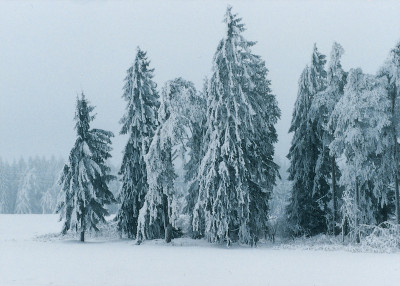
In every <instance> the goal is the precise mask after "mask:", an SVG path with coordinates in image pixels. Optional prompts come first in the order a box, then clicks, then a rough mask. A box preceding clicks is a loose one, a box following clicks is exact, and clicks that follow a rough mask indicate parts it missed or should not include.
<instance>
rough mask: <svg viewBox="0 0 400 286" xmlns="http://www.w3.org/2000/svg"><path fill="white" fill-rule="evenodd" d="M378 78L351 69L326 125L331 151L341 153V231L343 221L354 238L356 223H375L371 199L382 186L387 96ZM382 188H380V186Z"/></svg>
mask: <svg viewBox="0 0 400 286" xmlns="http://www.w3.org/2000/svg"><path fill="white" fill-rule="evenodd" d="M385 87H386V83H385V81H384V80H382V79H376V78H375V77H374V76H371V75H365V74H363V73H362V71H361V69H351V70H350V72H349V75H348V77H347V84H346V86H345V89H344V95H343V97H342V98H341V99H340V100H339V102H338V103H337V104H336V106H335V109H334V111H333V113H332V116H331V120H330V122H329V125H332V128H333V130H335V132H334V137H335V138H334V140H333V141H332V142H331V144H330V149H331V154H333V155H334V156H336V157H337V158H338V157H341V156H344V158H345V160H346V161H345V164H344V167H343V168H342V170H341V171H342V176H341V178H340V184H341V185H343V186H344V188H345V189H344V194H343V204H342V207H341V211H342V233H343V235H344V234H345V231H346V230H345V228H346V225H348V227H349V228H350V234H351V237H352V238H353V239H355V240H356V241H357V242H359V241H360V234H359V225H360V224H371V223H375V221H374V220H375V219H374V210H375V209H376V208H375V207H374V205H376V203H375V202H374V201H376V200H378V199H379V198H380V197H381V196H382V189H381V188H380V187H382V186H385V184H384V182H382V180H385V179H386V177H385V176H382V173H381V171H380V168H381V166H382V164H383V163H384V162H383V159H385V156H384V155H385V150H387V146H388V144H389V143H390V140H389V136H388V134H389V133H388V132H387V131H388V130H389V129H390V124H391V121H390V107H391V104H390V100H389V98H388V97H387V93H386V89H385ZM383 191H384V190H383Z"/></svg>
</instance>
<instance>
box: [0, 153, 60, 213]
mask: <svg viewBox="0 0 400 286" xmlns="http://www.w3.org/2000/svg"><path fill="white" fill-rule="evenodd" d="M63 164H64V160H62V159H60V158H55V157H51V158H50V159H46V158H44V157H42V158H41V157H35V158H30V159H29V160H27V161H25V160H24V159H20V160H19V161H17V162H15V161H14V162H13V163H11V164H10V163H8V162H6V161H3V160H1V159H0V213H10V214H12V213H18V214H28V213H35V214H42V213H54V211H55V207H56V204H57V199H58V195H59V193H60V192H59V190H60V187H59V186H58V184H57V179H58V175H59V173H60V169H61V168H62V166H63Z"/></svg>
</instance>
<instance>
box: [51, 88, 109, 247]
mask: <svg viewBox="0 0 400 286" xmlns="http://www.w3.org/2000/svg"><path fill="white" fill-rule="evenodd" d="M93 109H94V107H93V106H91V105H90V104H89V102H88V101H87V99H86V98H85V95H84V94H83V93H82V97H81V98H77V104H76V112H75V121H76V125H75V129H76V132H77V139H76V141H75V144H74V147H73V148H72V150H71V152H70V155H69V159H68V163H67V164H66V165H65V166H64V168H63V171H62V173H61V176H60V179H59V183H60V186H61V192H62V196H63V198H62V201H61V202H60V203H59V205H58V207H57V212H58V213H60V219H61V220H62V219H64V220H65V222H64V226H63V229H62V233H63V234H65V233H66V232H67V231H68V230H69V229H73V230H76V231H77V232H80V240H81V241H82V242H83V241H84V240H85V231H86V230H90V229H94V230H96V231H97V230H98V228H97V225H98V223H99V222H103V223H105V222H106V221H105V218H104V216H106V215H108V211H107V210H106V209H105V208H104V205H106V204H110V203H112V202H115V199H114V196H113V195H112V193H111V192H110V190H109V188H108V185H107V184H108V183H109V182H110V181H111V180H113V179H115V177H114V176H112V175H111V174H110V168H109V167H108V166H107V164H106V161H107V159H108V158H110V157H111V155H110V151H111V146H110V145H111V139H110V138H111V137H113V136H114V135H113V134H112V133H111V132H109V131H105V130H102V129H91V128H90V123H91V122H92V121H93V119H94V118H95V116H94V115H91V112H92V111H93Z"/></svg>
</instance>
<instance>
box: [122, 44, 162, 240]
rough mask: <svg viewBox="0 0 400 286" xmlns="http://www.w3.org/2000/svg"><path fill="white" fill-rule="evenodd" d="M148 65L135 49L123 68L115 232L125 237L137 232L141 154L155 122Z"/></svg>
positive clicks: (143, 182) (143, 181)
mask: <svg viewBox="0 0 400 286" xmlns="http://www.w3.org/2000/svg"><path fill="white" fill-rule="evenodd" d="M149 65H150V61H149V60H148V59H147V56H146V52H144V51H142V50H141V49H140V48H138V49H137V54H136V58H135V62H134V64H133V65H132V66H131V67H130V68H129V69H128V71H127V76H126V78H125V86H124V94H123V98H124V99H125V101H126V102H127V106H126V111H125V114H124V116H123V117H122V119H121V121H120V122H121V124H122V130H121V132H120V133H121V134H128V136H129V139H128V143H127V144H126V146H125V150H124V156H123V159H122V165H121V168H120V171H119V174H120V175H121V176H122V186H121V190H120V195H119V200H120V202H121V207H120V209H119V211H118V214H117V217H116V219H117V222H118V223H117V226H118V231H119V232H120V233H121V235H122V234H125V235H126V236H127V237H128V238H134V237H135V236H136V234H137V223H138V217H139V210H140V209H141V208H142V207H143V203H144V197H145V195H146V193H147V191H148V184H147V170H146V162H145V160H144V156H145V154H146V153H147V152H148V149H149V145H150V142H151V138H152V137H153V134H154V130H155V128H156V125H157V109H158V107H159V102H158V93H157V91H156V84H155V82H154V81H153V72H154V69H151V68H150V67H149Z"/></svg>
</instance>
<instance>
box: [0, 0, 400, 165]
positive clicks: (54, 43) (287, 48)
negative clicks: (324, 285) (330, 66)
mask: <svg viewBox="0 0 400 286" xmlns="http://www.w3.org/2000/svg"><path fill="white" fill-rule="evenodd" d="M227 3H231V4H232V6H233V9H234V12H236V13H239V15H240V16H241V17H243V21H244V23H245V24H246V27H247V31H246V33H245V36H246V37H247V39H248V40H254V41H257V42H258V44H257V45H256V46H255V47H254V49H253V50H254V51H255V52H256V53H258V54H260V55H261V56H262V57H263V58H264V59H265V60H266V64H267V67H268V68H269V70H270V73H269V78H270V79H271V80H272V89H273V92H274V93H275V94H276V95H277V99H278V102H279V106H280V108H281V109H282V118H281V120H280V122H279V124H278V126H277V129H278V135H279V143H278V144H277V145H276V149H277V153H278V155H279V156H281V157H283V156H285V155H286V154H287V152H288V149H289V146H290V139H291V136H290V135H289V134H288V132H287V131H288V129H289V124H290V120H291V115H292V110H293V105H294V102H295V99H296V94H297V80H298V77H299V75H300V73H301V71H302V69H303V68H304V66H305V65H306V64H308V63H309V61H310V57H311V51H312V47H313V43H314V42H316V43H317V45H318V47H319V49H320V51H321V52H323V53H325V54H327V55H329V53H330V48H331V46H332V43H333V41H338V42H339V43H341V44H342V45H343V47H344V49H345V55H344V57H343V65H344V68H345V69H349V68H351V67H361V68H362V69H363V71H364V72H368V73H375V72H376V71H377V69H378V68H379V66H380V65H381V64H382V63H383V61H384V60H385V58H386V56H387V54H388V53H389V51H390V49H391V48H392V47H393V46H394V45H395V44H396V42H397V41H398V40H399V39H400V16H399V15H400V1H318V2H317V1H296V2H294V1H264V2H261V1H253V2H248V1H246V2H244V1H243V2H238V1H229V2H226V1H215V0H214V1H158V2H154V1H140V2H132V1H131V2H123V1H104V2H97V1H84V2H82V1H70V2H55V3H53V2H50V1H49V2H39V1H34V2H22V1H15V2H7V1H1V2H0V157H2V158H4V159H7V160H9V161H11V160H13V159H14V158H19V157H20V156H25V157H28V156H34V155H40V156H42V155H44V156H47V157H48V156H50V155H53V154H54V155H61V156H63V157H64V158H67V156H68V153H69V150H70V149H71V147H72V146H73V143H74V140H75V131H74V130H73V126H74V122H73V116H74V109H75V99H76V95H77V93H80V92H81V90H84V92H85V93H86V95H87V97H88V98H89V99H90V100H91V102H92V104H94V105H95V106H97V107H96V112H97V114H98V115H97V119H96V120H95V122H94V124H93V126H94V127H99V128H103V129H107V130H111V131H113V132H114V133H115V134H116V138H114V140H113V142H114V144H113V146H114V151H113V156H114V158H113V163H115V164H119V162H120V160H121V152H122V149H123V146H124V144H125V141H126V139H127V138H126V137H122V136H119V135H118V132H119V130H120V126H119V124H118V121H119V119H120V118H121V116H122V114H123V111H124V105H125V103H124V101H123V100H122V98H121V94H122V86H123V79H124V77H125V71H126V69H127V68H128V67H129V65H130V64H131V63H132V61H133V59H134V56H135V51H136V47H137V46H138V45H139V46H141V47H142V48H143V49H145V50H147V51H148V56H149V58H150V59H151V61H152V66H153V67H154V68H155V80H156V82H157V83H158V85H159V87H161V86H162V85H163V84H164V82H165V81H167V80H169V79H173V78H175V77H178V76H182V77H184V78H185V79H188V80H191V81H193V82H194V83H195V85H196V87H197V88H201V83H202V79H203V77H204V76H206V75H209V74H210V71H211V63H212V56H213V54H214V51H215V49H216V47H217V44H218V41H219V40H220V39H221V37H222V36H223V33H224V25H223V23H222V19H223V15H224V13H225V9H226V6H227Z"/></svg>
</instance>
